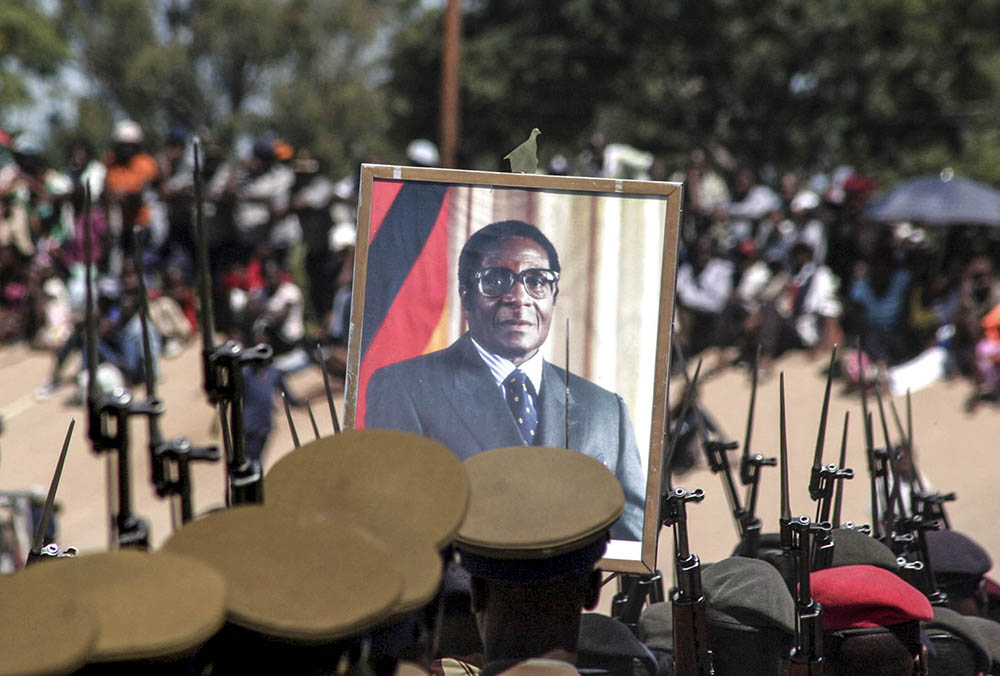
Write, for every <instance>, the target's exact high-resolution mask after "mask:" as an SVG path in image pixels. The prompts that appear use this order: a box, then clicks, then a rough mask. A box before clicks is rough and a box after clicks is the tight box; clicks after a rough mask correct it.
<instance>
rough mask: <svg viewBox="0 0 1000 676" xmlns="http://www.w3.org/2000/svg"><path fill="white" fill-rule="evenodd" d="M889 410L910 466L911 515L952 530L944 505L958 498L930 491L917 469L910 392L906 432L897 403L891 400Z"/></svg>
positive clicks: (907, 399) (908, 393)
mask: <svg viewBox="0 0 1000 676" xmlns="http://www.w3.org/2000/svg"><path fill="white" fill-rule="evenodd" d="M889 408H890V410H891V411H892V417H893V419H894V420H895V422H896V429H897V431H898V432H899V436H900V438H901V439H902V442H901V444H900V445H901V446H902V449H903V453H904V456H903V457H904V458H905V459H906V461H907V463H908V465H909V472H908V473H909V476H910V513H911V514H923V516H924V519H926V520H927V521H940V522H941V526H942V527H943V528H945V529H946V530H950V529H951V523H950V522H949V521H948V515H947V514H946V513H945V511H944V503H946V502H953V501H954V500H955V498H956V495H955V493H954V491H952V492H951V493H940V492H937V491H933V492H931V491H928V490H927V487H926V486H925V485H924V482H923V479H922V478H921V475H920V470H919V469H918V468H917V460H916V453H915V452H914V450H913V409H912V408H911V405H910V391H909V390H907V391H906V432H905V433H904V432H903V426H902V424H901V423H900V421H899V412H898V411H897V410H896V402H895V401H893V399H892V398H891V397H890V398H889Z"/></svg>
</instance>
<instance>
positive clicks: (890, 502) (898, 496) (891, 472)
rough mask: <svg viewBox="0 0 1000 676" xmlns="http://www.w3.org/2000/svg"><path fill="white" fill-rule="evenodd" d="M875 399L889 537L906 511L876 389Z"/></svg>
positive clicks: (882, 407)
mask: <svg viewBox="0 0 1000 676" xmlns="http://www.w3.org/2000/svg"><path fill="white" fill-rule="evenodd" d="M875 398H876V400H877V402H878V413H879V419H880V420H881V422H882V438H883V439H884V441H885V448H884V453H885V462H886V472H885V478H884V481H883V483H884V485H885V496H886V505H885V513H884V514H885V516H884V519H883V523H884V524H885V527H886V530H887V531H888V533H889V534H890V536H891V535H892V534H893V533H894V531H895V530H896V529H895V521H896V519H897V518H905V517H906V510H905V507H904V505H903V495H902V482H903V477H902V475H901V473H900V471H899V466H898V465H897V464H896V453H895V449H894V447H893V445H892V441H890V439H889V427H888V425H886V422H885V407H884V406H883V405H882V393H881V392H879V391H878V389H876V390H875ZM890 485H891V488H890ZM897 509H898V511H897Z"/></svg>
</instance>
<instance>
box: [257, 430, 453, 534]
mask: <svg viewBox="0 0 1000 676" xmlns="http://www.w3.org/2000/svg"><path fill="white" fill-rule="evenodd" d="M264 484H265V494H266V495H267V502H268V504H270V505H282V506H286V507H289V508H293V509H294V508H297V507H300V506H301V507H308V506H312V507H321V508H324V509H331V508H332V509H341V510H346V511H349V512H355V513H358V514H363V515H364V516H365V519H366V523H368V524H371V525H374V526H376V527H378V526H381V525H383V524H386V525H388V526H394V527H396V528H397V529H398V530H399V531H402V532H407V533H410V534H412V535H413V536H414V537H415V538H418V539H422V540H426V541H428V542H429V543H431V544H432V545H433V546H435V547H437V548H438V549H442V548H443V547H445V546H446V545H448V544H449V543H450V542H451V540H452V539H453V538H454V535H455V532H456V531H457V530H458V527H459V525H460V524H461V523H462V519H463V518H464V517H465V511H466V508H467V506H468V502H469V479H468V477H467V476H466V473H465V469H464V468H463V467H462V463H461V461H460V460H459V459H458V458H457V457H456V456H455V454H454V453H452V452H451V450H449V449H448V447H446V446H444V445H443V444H440V443H438V442H436V441H433V440H431V439H427V438H426V437H422V436H419V435H416V434H411V433H409V432H400V431H396V430H350V431H345V432H342V433H340V434H337V435H333V436H328V437H324V438H322V439H318V440H316V441H313V442H310V443H308V444H304V445H303V446H301V447H300V448H297V449H295V450H294V451H292V452H291V453H289V454H288V455H286V456H284V457H283V458H281V460H279V461H278V462H276V463H275V464H274V466H273V467H272V468H271V469H270V470H269V471H268V473H267V476H266V477H265V479H264Z"/></svg>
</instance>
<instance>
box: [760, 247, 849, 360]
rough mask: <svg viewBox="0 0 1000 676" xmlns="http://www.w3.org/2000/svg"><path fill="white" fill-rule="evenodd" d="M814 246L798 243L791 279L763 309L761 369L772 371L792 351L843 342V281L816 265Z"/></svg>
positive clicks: (761, 322)
mask: <svg viewBox="0 0 1000 676" xmlns="http://www.w3.org/2000/svg"><path fill="white" fill-rule="evenodd" d="M812 258H813V251H812V247H811V246H810V245H809V244H807V243H805V242H798V243H797V244H795V246H793V247H792V253H791V270H790V273H791V278H790V279H789V280H788V283H787V284H786V285H785V287H784V288H783V289H782V291H781V294H780V295H779V297H778V298H776V299H775V300H774V301H772V302H767V303H764V304H763V305H762V306H761V311H760V318H759V324H758V326H757V327H756V329H757V336H758V339H759V341H760V349H761V358H760V364H759V367H760V370H761V373H762V375H765V376H766V375H767V374H769V372H770V365H771V362H772V361H773V360H774V358H775V357H777V356H779V355H780V354H781V353H783V352H784V351H786V350H788V349H793V348H808V349H809V350H810V351H811V352H815V351H817V350H825V349H829V348H830V347H832V345H833V344H834V343H836V342H839V339H840V333H841V330H840V323H839V320H840V316H841V314H842V310H841V304H840V299H839V298H838V297H837V287H838V286H839V281H838V280H837V278H836V277H834V276H833V273H832V272H830V269H829V268H827V267H826V266H818V265H816V263H814V262H813V260H812Z"/></svg>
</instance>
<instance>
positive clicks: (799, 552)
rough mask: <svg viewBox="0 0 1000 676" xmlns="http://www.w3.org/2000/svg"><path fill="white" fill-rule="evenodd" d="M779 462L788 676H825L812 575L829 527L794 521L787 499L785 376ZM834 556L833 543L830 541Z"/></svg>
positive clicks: (781, 389) (802, 519) (782, 377)
mask: <svg viewBox="0 0 1000 676" xmlns="http://www.w3.org/2000/svg"><path fill="white" fill-rule="evenodd" d="M778 387H779V397H780V399H779V411H780V412H779V415H780V425H781V428H780V435H781V437H780V438H781V441H780V458H781V462H780V465H781V547H782V550H783V551H784V552H785V555H786V556H787V557H789V558H791V559H792V562H793V564H794V565H793V575H791V576H788V577H786V580H785V581H786V583H787V584H788V587H789V590H790V591H791V592H792V595H793V596H794V597H795V607H796V611H797V612H796V621H795V646H794V647H793V648H792V652H791V655H790V663H789V666H788V673H789V676H823V672H824V664H823V619H822V616H823V608H822V606H821V605H820V604H819V603H817V602H816V601H815V600H813V598H812V594H811V591H810V586H809V575H810V573H811V572H812V562H811V556H810V555H811V552H812V551H813V545H814V542H813V538H814V537H815V536H817V535H822V536H824V537H826V536H829V533H830V530H831V527H830V524H829V523H816V524H814V523H812V522H811V521H810V520H809V517H808V516H799V517H797V518H794V519H793V518H792V509H791V505H790V504H789V496H788V436H787V432H786V427H785V374H784V373H781V374H780V379H779V384H778ZM830 542H831V544H830V552H831V554H832V540H831V541H830Z"/></svg>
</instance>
